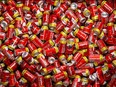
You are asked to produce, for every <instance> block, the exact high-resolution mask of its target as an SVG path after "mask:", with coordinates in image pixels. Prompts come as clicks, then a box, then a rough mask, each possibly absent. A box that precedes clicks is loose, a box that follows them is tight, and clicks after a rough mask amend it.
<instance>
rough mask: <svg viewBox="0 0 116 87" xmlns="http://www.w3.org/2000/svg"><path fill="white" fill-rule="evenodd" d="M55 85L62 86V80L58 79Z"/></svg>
mask: <svg viewBox="0 0 116 87" xmlns="http://www.w3.org/2000/svg"><path fill="white" fill-rule="evenodd" d="M55 85H56V86H58V87H59V86H62V85H63V82H62V81H59V82H57V83H56V84H55Z"/></svg>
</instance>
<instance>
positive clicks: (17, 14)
mask: <svg viewBox="0 0 116 87" xmlns="http://www.w3.org/2000/svg"><path fill="white" fill-rule="evenodd" d="M18 16H19V13H18V12H15V13H14V15H13V18H16V17H18ZM20 18H21V17H20Z"/></svg>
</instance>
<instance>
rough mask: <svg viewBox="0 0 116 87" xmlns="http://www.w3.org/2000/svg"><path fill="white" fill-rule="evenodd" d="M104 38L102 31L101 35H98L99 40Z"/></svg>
mask: <svg viewBox="0 0 116 87" xmlns="http://www.w3.org/2000/svg"><path fill="white" fill-rule="evenodd" d="M104 36H105V34H104V32H103V31H102V32H101V34H100V35H99V38H100V39H102V38H103V37H104Z"/></svg>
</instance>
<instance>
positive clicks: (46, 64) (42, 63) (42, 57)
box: [37, 54, 49, 67]
mask: <svg viewBox="0 0 116 87" xmlns="http://www.w3.org/2000/svg"><path fill="white" fill-rule="evenodd" d="M37 60H38V61H39V62H40V64H41V65H42V66H43V67H47V66H48V65H49V63H48V61H47V60H46V59H45V56H44V55H43V54H38V56H37Z"/></svg>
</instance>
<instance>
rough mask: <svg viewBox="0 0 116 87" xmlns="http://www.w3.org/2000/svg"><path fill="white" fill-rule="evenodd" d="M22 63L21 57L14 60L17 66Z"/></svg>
mask: <svg viewBox="0 0 116 87" xmlns="http://www.w3.org/2000/svg"><path fill="white" fill-rule="evenodd" d="M22 61H23V60H22V57H21V56H19V57H18V58H17V59H16V62H17V63H18V64H20V63H21V62H22Z"/></svg>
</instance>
